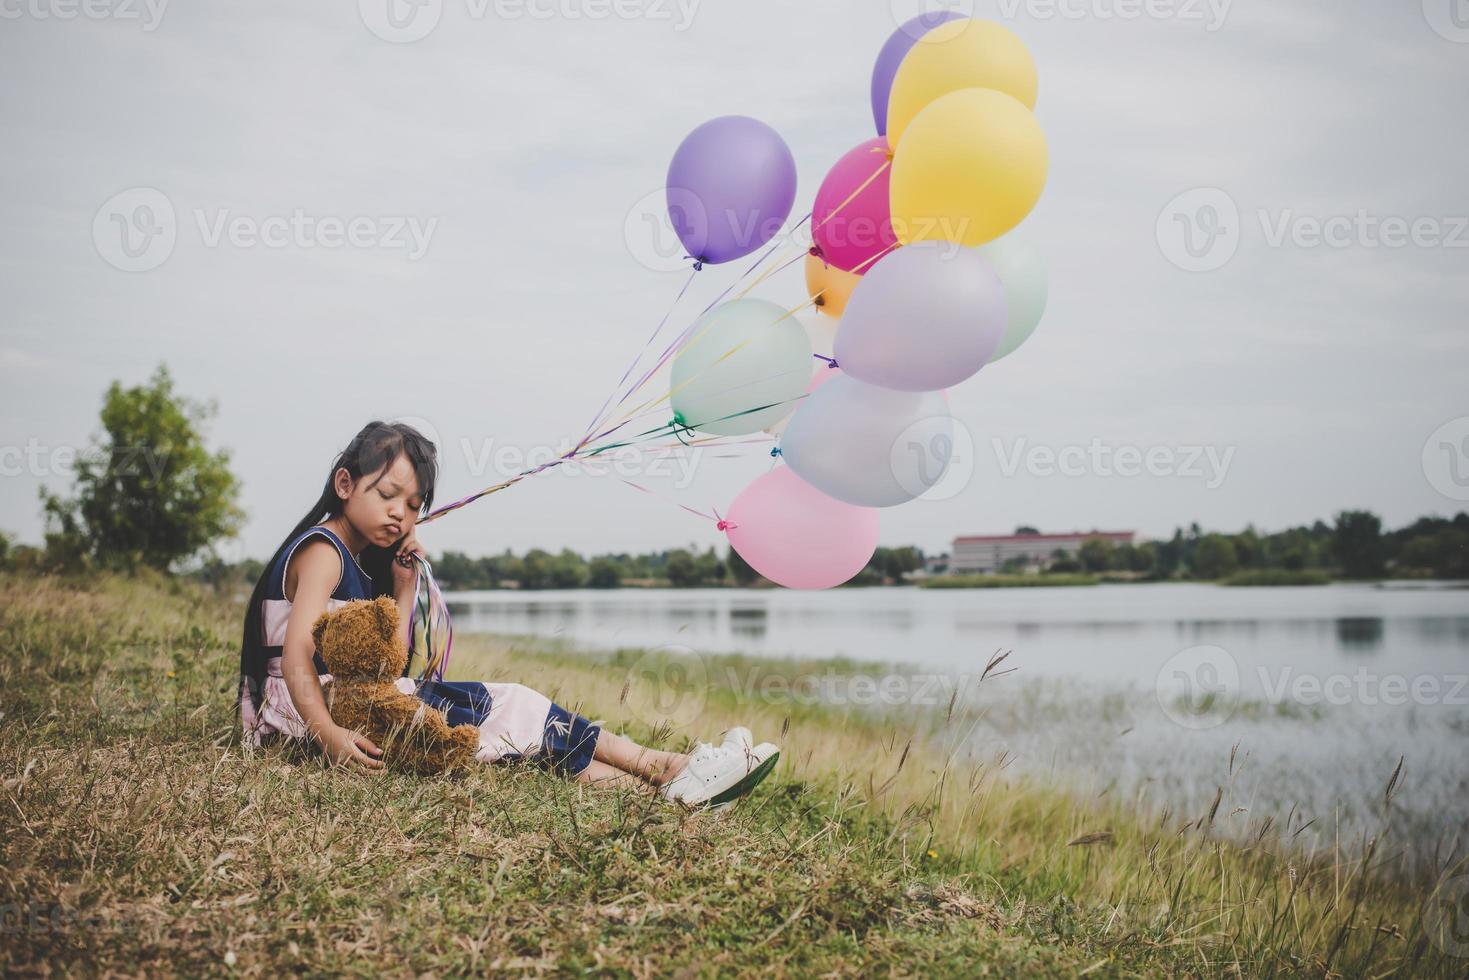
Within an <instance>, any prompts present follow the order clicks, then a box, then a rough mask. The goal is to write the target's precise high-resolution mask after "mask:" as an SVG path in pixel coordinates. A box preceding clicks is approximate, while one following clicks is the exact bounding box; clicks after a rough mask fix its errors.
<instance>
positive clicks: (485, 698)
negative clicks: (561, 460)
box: [239, 422, 780, 806]
mask: <svg viewBox="0 0 1469 980" xmlns="http://www.w3.org/2000/svg"><path fill="white" fill-rule="evenodd" d="M437 475H438V461H437V457H436V453H435V450H434V446H433V443H431V442H429V441H428V440H427V439H425V438H424V437H423V436H422V435H420V434H419V433H418V432H417V430H415V429H413V428H412V427H411V426H408V425H404V424H401V423H392V424H389V423H385V422H369V423H368V424H367V425H366V426H365V427H364V428H363V429H362V431H360V432H358V433H357V435H356V437H355V438H353V440H352V442H351V444H350V445H348V446H347V448H346V449H344V450H343V451H342V452H341V453H340V454H339V455H338V456H337V458H336V461H335V462H333V463H332V467H331V470H330V471H329V472H328V474H327V479H326V486H325V488H324V489H323V490H322V493H321V497H320V499H318V500H317V501H316V503H314V504H312V505H311V509H310V510H308V511H307V512H306V515H305V516H304V517H303V518H302V519H301V521H300V523H299V524H297V525H296V527H295V529H294V530H293V531H292V532H291V533H290V534H289V535H287V536H286V540H285V541H284V542H282V544H281V546H280V547H279V548H277V549H276V552H275V555H274V556H273V557H272V558H271V560H270V561H269V562H268V563H267V564H266V568H265V571H264V573H263V574H262V575H261V576H260V580H259V581H258V582H257V583H256V585H255V591H254V593H253V594H252V595H251V597H250V605H249V607H248V609H247V610H246V613H245V631H244V638H243V642H242V644H241V650H240V690H239V710H240V724H241V728H242V733H243V740H244V743H245V745H246V746H247V747H248V748H254V747H256V746H259V745H261V744H262V742H263V740H264V739H265V738H267V737H269V736H281V737H284V738H290V739H310V740H312V741H314V742H315V743H316V745H318V746H319V747H320V749H321V752H322V754H323V755H324V756H325V758H326V759H327V761H328V762H329V763H331V764H334V765H345V766H351V767H355V768H358V769H361V770H363V771H365V772H368V773H381V772H382V769H383V763H382V760H381V759H380V758H379V756H381V755H382V751H381V750H380V749H379V748H378V746H376V745H374V744H373V743H372V742H371V740H369V739H368V738H366V737H365V736H364V735H362V734H361V733H360V732H354V731H348V730H347V729H344V728H340V727H338V726H337V725H336V724H334V723H333V722H332V719H331V715H330V713H329V712H328V710H327V706H326V701H325V699H324V697H323V694H322V684H323V683H325V682H326V681H328V680H330V675H329V674H327V672H326V665H325V664H324V663H323V662H322V660H321V658H320V656H319V655H317V654H316V652H315V648H314V643H313V640H312V637H311V626H312V623H314V622H315V621H316V618H317V617H318V616H319V615H321V614H322V613H323V612H325V611H327V610H331V609H336V608H337V607H339V606H341V605H343V604H344V603H347V602H350V601H352V600H354V599H371V598H376V597H377V596H381V595H390V596H392V597H393V598H394V600H395V601H396V602H397V604H398V612H399V618H400V620H401V621H402V627H401V630H402V633H401V634H400V637H401V639H400V642H402V643H403V644H405V645H408V644H410V643H411V636H410V634H409V619H410V613H411V611H412V606H413V603H414V598H415V595H414V590H415V573H414V568H413V556H414V555H417V554H420V550H419V544H418V539H417V537H415V535H414V526H415V525H416V524H417V522H418V520H419V518H420V517H421V516H423V515H425V514H427V513H428V512H429V510H430V508H431V507H432V505H433V497H434V483H435V481H436V478H437ZM396 683H397V686H398V687H399V689H401V690H403V691H405V692H407V693H410V694H414V695H416V696H417V697H419V698H420V699H421V700H423V701H424V702H425V703H427V704H430V705H432V706H434V707H436V708H438V709H439V710H441V711H443V712H444V713H445V714H446V715H447V716H448V719H449V724H451V725H460V724H465V723H469V724H473V725H475V726H477V727H478V728H479V730H480V748H479V752H478V753H477V754H476V756H475V757H476V758H477V759H480V760H481V761H484V762H494V761H498V760H503V759H512V758H522V757H526V758H532V759H535V760H536V761H538V762H540V763H541V764H543V765H545V766H547V767H548V768H551V769H554V770H557V771H559V772H563V773H566V774H568V775H571V776H573V777H575V778H576V779H578V780H582V781H585V782H589V783H596V784H599V785H611V786H626V785H648V784H651V785H653V786H656V787H659V791H660V792H661V793H662V795H663V796H664V798H665V799H668V800H671V801H681V802H683V803H686V804H689V805H710V806H714V805H719V804H721V803H724V802H727V801H729V800H733V799H734V798H735V797H737V796H740V795H742V794H744V793H747V792H749V791H750V790H751V789H753V788H754V787H755V785H756V784H757V783H759V782H760V780H762V779H763V778H764V777H765V776H766V775H767V774H768V773H769V772H770V770H771V768H773V766H774V764H775V762H776V760H777V758H778V757H779V754H780V753H779V752H778V751H777V749H776V747H775V746H774V745H772V744H770V743H768V742H767V743H763V744H761V745H753V744H752V740H751V738H750V733H749V731H748V730H746V729H743V728H734V729H731V730H730V731H729V733H728V736H727V737H726V739H725V741H724V743H723V744H722V745H719V746H714V745H710V744H708V743H700V744H699V745H698V746H697V747H696V748H695V749H694V751H693V752H690V753H687V754H680V753H674V752H661V751H656V750H653V749H648V748H644V747H643V746H640V745H638V744H636V743H635V742H632V741H630V740H629V739H626V738H623V737H622V736H620V735H614V734H612V733H611V732H606V731H603V730H602V729H601V728H600V726H598V725H595V724H592V723H591V722H589V721H587V719H585V718H583V717H581V716H580V715H577V714H575V713H573V712H570V711H567V710H566V709H565V708H563V707H561V706H560V705H558V704H555V703H553V702H552V701H551V700H550V699H549V698H547V697H546V696H545V695H543V694H541V693H539V692H537V691H533V690H531V689H530V688H528V687H525V686H523V685H520V684H485V683H479V682H475V681H469V682H466V681H453V682H436V681H431V680H427V679H426V680H424V681H423V682H421V683H420V682H415V681H413V680H412V679H410V678H409V677H407V676H406V670H405V676H403V677H401V678H399V679H398V681H397V682H396Z"/></svg>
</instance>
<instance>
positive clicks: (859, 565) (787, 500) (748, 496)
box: [725, 466, 877, 589]
mask: <svg viewBox="0 0 1469 980" xmlns="http://www.w3.org/2000/svg"><path fill="white" fill-rule="evenodd" d="M725 520H726V522H727V525H728V527H727V528H726V533H727V534H728V535H729V543H730V547H732V548H734V550H735V551H737V552H739V554H740V557H741V558H743V559H745V561H746V562H748V563H749V565H750V567H751V568H753V569H755V571H757V572H759V573H760V574H761V575H764V576H765V577H766V578H768V579H770V581H772V582H774V583H776V584H777V585H784V586H785V587H786V588H788V589H830V588H832V587H833V586H837V585H841V584H842V583H843V582H845V581H847V580H848V579H850V578H851V577H852V576H853V575H856V574H857V573H858V572H860V571H862V569H863V568H865V567H866V565H867V562H868V560H869V559H871V558H872V554H873V552H875V551H876V550H877V510H876V509H874V508H872V507H854V506H853V505H851V504H846V503H842V502H841V501H840V500H833V499H832V498H830V497H828V496H827V495H826V494H824V493H822V492H821V491H820V490H817V489H816V488H815V487H813V486H811V485H810V484H809V483H807V482H806V481H805V480H802V479H801V478H800V477H798V476H796V474H795V473H793V472H791V468H790V467H789V466H777V467H776V468H775V469H773V470H771V471H770V472H769V473H766V474H765V475H764V476H762V477H760V478H759V479H757V480H755V482H753V483H751V484H750V485H749V486H747V487H745V489H743V490H741V491H740V495H739V496H738V497H736V498H735V499H734V503H732V504H730V507H729V514H728V515H726V518H725Z"/></svg>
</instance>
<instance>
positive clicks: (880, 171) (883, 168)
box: [811, 157, 893, 232]
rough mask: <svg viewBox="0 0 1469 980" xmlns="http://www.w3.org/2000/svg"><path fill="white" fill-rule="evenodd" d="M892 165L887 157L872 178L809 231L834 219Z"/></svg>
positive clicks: (860, 185)
mask: <svg viewBox="0 0 1469 980" xmlns="http://www.w3.org/2000/svg"><path fill="white" fill-rule="evenodd" d="M892 165H893V161H892V158H891V157H889V158H888V159H886V160H884V161H883V162H882V166H880V167H878V168H877V169H876V170H874V171H873V172H872V176H870V177H868V178H867V179H866V180H864V181H863V182H862V183H861V184H859V185H858V186H857V189H856V190H855V191H853V192H852V193H850V194H848V195H847V199H846V200H845V201H843V202H842V203H841V204H838V205H837V206H836V207H835V208H833V209H832V212H831V214H828V215H827V216H826V217H824V218H822V219H821V220H820V221H818V222H816V224H815V225H813V226H812V227H811V230H812V231H813V232H814V231H815V230H816V229H817V228H820V227H821V226H822V225H824V224H826V223H827V222H828V221H830V220H831V219H832V218H835V217H836V216H837V214H838V212H840V211H841V210H842V208H844V207H846V206H847V205H848V204H851V203H852V202H853V201H855V200H856V199H857V196H858V195H859V194H861V193H862V192H863V191H865V190H867V188H869V187H871V186H872V182H873V181H874V180H876V179H877V178H879V177H881V176H882V175H883V174H884V173H885V172H886V171H887V169H888V167H891V166H892Z"/></svg>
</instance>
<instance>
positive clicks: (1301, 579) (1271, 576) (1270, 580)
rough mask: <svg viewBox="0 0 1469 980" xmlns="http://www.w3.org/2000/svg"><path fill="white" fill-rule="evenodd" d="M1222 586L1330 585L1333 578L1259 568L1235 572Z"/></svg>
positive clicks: (1322, 573) (1310, 571)
mask: <svg viewBox="0 0 1469 980" xmlns="http://www.w3.org/2000/svg"><path fill="white" fill-rule="evenodd" d="M1219 584H1220V585H1256V586H1258V585H1330V584H1331V576H1330V575H1327V574H1326V573H1325V572H1318V571H1312V570H1310V569H1303V570H1298V571H1292V570H1290V569H1286V568H1258V569H1252V570H1248V571H1243V572H1235V573H1234V574H1233V575H1231V576H1229V577H1228V578H1226V579H1223V580H1222V581H1221V582H1220V583H1219Z"/></svg>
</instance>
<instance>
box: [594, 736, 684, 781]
mask: <svg viewBox="0 0 1469 980" xmlns="http://www.w3.org/2000/svg"><path fill="white" fill-rule="evenodd" d="M592 758H593V760H595V761H593V763H592V766H596V765H597V764H598V763H601V764H603V765H604V766H606V767H607V768H609V769H615V770H617V771H620V772H622V773H624V774H627V773H631V774H632V775H634V776H638V777H641V778H642V779H644V780H646V781H648V782H650V783H652V784H653V785H654V786H662V785H663V784H664V783H666V782H668V781H669V780H670V779H672V778H673V777H674V776H677V775H678V774H679V773H681V772H683V769H684V766H686V765H688V762H689V757H688V756H686V755H683V754H681V753H678V752H663V751H660V750H658V749H649V748H644V747H643V746H641V745H639V744H638V743H636V742H634V741H633V740H632V739H630V738H624V737H623V736H621V735H614V734H613V733H611V732H609V731H607V730H606V729H603V730H602V733H601V734H600V735H598V736H597V747H596V750H595V752H593V754H592ZM590 769H591V766H588V767H587V770H585V771H590Z"/></svg>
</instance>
